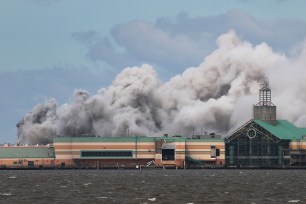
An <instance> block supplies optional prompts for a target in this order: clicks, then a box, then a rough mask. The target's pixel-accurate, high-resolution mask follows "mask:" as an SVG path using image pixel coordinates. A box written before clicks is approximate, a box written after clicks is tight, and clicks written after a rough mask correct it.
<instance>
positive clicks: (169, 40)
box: [0, 0, 306, 143]
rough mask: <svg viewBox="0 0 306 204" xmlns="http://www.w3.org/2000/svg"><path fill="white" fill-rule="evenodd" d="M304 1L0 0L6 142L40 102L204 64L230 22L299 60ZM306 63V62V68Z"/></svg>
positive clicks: (1, 129)
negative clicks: (129, 75)
mask: <svg viewBox="0 0 306 204" xmlns="http://www.w3.org/2000/svg"><path fill="white" fill-rule="evenodd" d="M305 9H306V1H303V0H290V1H286V0H270V1H266V0H257V1H251V0H241V1H239V0H220V1H208V0H207V1H206V0H205V1H204V0H191V1H183V0H175V1H174V0H168V1H162V0H157V1H142V0H129V1H119V0H113V1H104V0H90V1H81V0H0V94H1V96H2V97H1V100H0V124H1V125H0V143H7V142H10V143H14V142H16V140H17V136H16V127H15V124H16V123H17V122H18V121H19V120H20V119H21V118H22V117H23V115H24V114H25V113H27V112H29V111H31V110H32V107H33V106H35V105H36V104H37V103H44V102H45V101H47V100H48V99H50V98H55V99H56V101H57V103H58V104H59V105H60V104H63V103H70V102H71V101H72V100H73V99H72V93H73V91H74V89H75V88H80V89H86V90H88V91H89V92H90V93H93V94H95V93H96V91H97V90H98V89H99V88H101V87H106V86H108V85H109V84H110V83H111V82H112V81H113V80H114V78H115V76H116V75H117V74H118V73H119V72H120V71H121V70H122V69H123V68H125V67H128V66H140V65H141V64H143V63H148V64H150V65H152V66H154V68H155V70H156V71H157V73H158V75H159V77H160V78H161V80H163V81H167V80H169V79H170V78H171V77H172V76H174V75H176V74H180V73H182V72H183V71H184V70H185V69H186V68H188V67H192V66H198V65H199V64H200V63H201V62H203V59H204V58H205V56H207V55H209V54H210V53H211V52H212V51H213V50H215V49H216V47H217V46H216V39H217V38H218V37H219V36H220V35H222V34H224V33H227V32H228V31H229V30H231V29H233V30H235V32H236V33H237V35H238V36H239V37H240V38H241V39H243V40H246V41H249V42H250V43H252V44H254V45H256V44H259V43H262V42H265V43H267V44H268V45H269V46H270V47H271V48H272V49H273V51H274V52H276V53H280V54H283V55H286V56H288V57H292V58H294V57H295V56H296V55H297V54H298V53H299V51H300V46H301V45H302V42H304V40H305V37H306V16H305ZM305 67H306V66H305Z"/></svg>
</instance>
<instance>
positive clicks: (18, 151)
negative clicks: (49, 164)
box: [0, 146, 54, 158]
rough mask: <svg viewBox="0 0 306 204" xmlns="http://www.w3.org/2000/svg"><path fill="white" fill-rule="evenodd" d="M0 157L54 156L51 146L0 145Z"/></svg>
mask: <svg viewBox="0 0 306 204" xmlns="http://www.w3.org/2000/svg"><path fill="white" fill-rule="evenodd" d="M0 158H54V148H53V147H21V146H17V147H15V146H14V147H1V148H0Z"/></svg>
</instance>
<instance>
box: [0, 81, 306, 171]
mask: <svg viewBox="0 0 306 204" xmlns="http://www.w3.org/2000/svg"><path fill="white" fill-rule="evenodd" d="M151 167H154V168H156V167H161V168H170V167H171V168H306V128H298V127H296V126H295V125H293V124H292V123H290V122H289V121H287V120H278V119H277V117H276V106H275V105H274V104H273V103H272V101H271V90H270V87H269V83H268V81H267V80H266V81H265V82H264V83H263V84H262V88H261V89H260V91H259V103H258V104H256V105H254V106H253V119H251V120H250V121H248V122H247V123H245V124H244V125H242V126H241V127H239V128H238V129H236V130H235V131H234V132H233V133H231V134H230V135H228V136H227V137H225V138H222V137H221V136H220V135H216V134H214V133H211V134H204V135H202V134H200V135H193V136H192V137H191V138H185V137H182V136H173V137H168V136H167V135H164V136H161V137H136V136H134V137H99V136H95V135H82V136H79V137H63V136H58V137H56V138H54V139H53V144H52V145H48V146H8V145H7V146H2V147H0V168H2V169H4V168H18V169H20V168H81V169H87V168H88V169H92V168H94V169H106V168H119V169H121V168H139V169H142V168H151Z"/></svg>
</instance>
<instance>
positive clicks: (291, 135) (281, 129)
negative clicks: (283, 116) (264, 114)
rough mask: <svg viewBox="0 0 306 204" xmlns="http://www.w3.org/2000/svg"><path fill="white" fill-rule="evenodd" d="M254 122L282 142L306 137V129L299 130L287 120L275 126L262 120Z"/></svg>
mask: <svg viewBox="0 0 306 204" xmlns="http://www.w3.org/2000/svg"><path fill="white" fill-rule="evenodd" d="M253 121H254V122H255V123H257V124H258V125H260V126H261V127H263V128H264V129H266V130H267V131H269V132H270V133H272V134H273V135H275V136H276V137H278V138H279V139H282V140H300V139H302V138H303V136H305V135H306V128H298V127H296V126H295V125H293V124H292V123H290V122H289V121H287V120H277V121H276V124H275V125H271V124H269V123H266V122H264V121H262V120H253Z"/></svg>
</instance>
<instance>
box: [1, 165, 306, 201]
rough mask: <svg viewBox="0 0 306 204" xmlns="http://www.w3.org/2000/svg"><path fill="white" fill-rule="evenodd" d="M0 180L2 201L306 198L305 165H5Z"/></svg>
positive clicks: (291, 199)
mask: <svg viewBox="0 0 306 204" xmlns="http://www.w3.org/2000/svg"><path fill="white" fill-rule="evenodd" d="M0 181H1V182H0V203H185V204H186V203H253V204H255V203H306V170H241V169H237V170H228V169H224V170H223V169H218V170H215V169H211V170H207V169H205V170H33V171H32V170H23V171H18V170H15V171H9V170H5V171H0Z"/></svg>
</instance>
